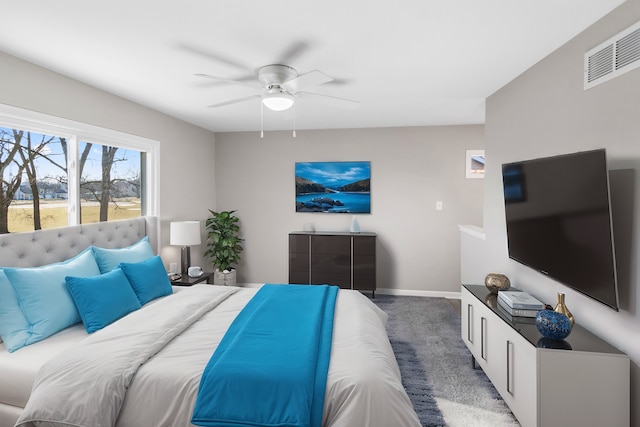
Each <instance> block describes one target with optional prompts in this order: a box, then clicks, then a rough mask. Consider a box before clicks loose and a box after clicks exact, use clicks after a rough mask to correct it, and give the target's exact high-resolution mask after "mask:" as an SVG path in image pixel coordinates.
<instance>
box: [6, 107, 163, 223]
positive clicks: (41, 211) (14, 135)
mask: <svg viewBox="0 0 640 427" xmlns="http://www.w3.org/2000/svg"><path fill="white" fill-rule="evenodd" d="M158 145H159V144H158V142H157V141H152V140H148V139H146V138H141V137H137V136H133V135H128V134H124V133H121V132H116V131H112V130H108V129H103V128H98V127H95V126H91V125H86V124H82V123H77V122H72V121H69V120H65V119H60V118H56V117H51V116H46V115H43V114H39V113H34V112H30V111H26V110H21V109H17V108H14V107H9V106H2V105H0V177H1V178H2V187H1V191H0V234H2V233H13V232H20V231H29V230H38V229H43V228H53V227H60V226H65V225H74V224H79V223H90V222H99V221H110V220H116V219H125V218H132V217H138V216H141V215H156V207H157V188H156V187H155V183H157V181H158V180H157V179H156V176H155V173H156V171H157V170H158V168H157V162H158V152H159V147H158ZM149 184H153V185H149Z"/></svg>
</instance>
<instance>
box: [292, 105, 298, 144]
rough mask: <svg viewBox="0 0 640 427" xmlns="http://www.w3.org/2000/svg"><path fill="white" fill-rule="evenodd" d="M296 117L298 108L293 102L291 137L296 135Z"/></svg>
mask: <svg viewBox="0 0 640 427" xmlns="http://www.w3.org/2000/svg"><path fill="white" fill-rule="evenodd" d="M297 117H298V110H297V109H296V104H293V137H294V138H295V137H296V118H297Z"/></svg>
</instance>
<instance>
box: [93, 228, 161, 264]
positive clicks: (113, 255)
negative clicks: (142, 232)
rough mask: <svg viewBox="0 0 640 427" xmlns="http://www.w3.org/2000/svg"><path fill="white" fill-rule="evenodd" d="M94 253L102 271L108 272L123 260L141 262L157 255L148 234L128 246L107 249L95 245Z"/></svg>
mask: <svg viewBox="0 0 640 427" xmlns="http://www.w3.org/2000/svg"><path fill="white" fill-rule="evenodd" d="M93 254H94V255H95V257H96V262H97V263H98V267H100V272H101V273H108V272H109V271H111V270H113V269H115V268H116V267H117V266H118V264H120V263H121V262H140V261H144V260H146V259H149V258H152V257H154V256H155V254H154V253H153V249H152V248H151V245H150V244H149V237H147V236H144V237H143V238H142V239H140V240H139V241H138V242H137V243H134V244H133V245H131V246H129V247H126V248H119V249H105V248H99V247H97V246H93Z"/></svg>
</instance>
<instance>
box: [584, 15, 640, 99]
mask: <svg viewBox="0 0 640 427" xmlns="http://www.w3.org/2000/svg"><path fill="white" fill-rule="evenodd" d="M638 67H640V22H637V23H635V24H634V25H632V26H630V27H629V28H627V29H626V30H624V31H622V32H620V33H618V34H616V35H615V36H613V37H611V38H610V39H609V40H607V41H605V42H603V43H601V44H599V45H598V46H596V47H595V48H593V49H591V50H590V51H588V52H587V53H585V54H584V89H585V90H587V89H590V88H592V87H594V86H597V85H599V84H600V83H604V82H606V81H608V80H611V79H613V78H615V77H618V76H620V75H622V74H624V73H626V72H628V71H631V70H633V69H635V68H638Z"/></svg>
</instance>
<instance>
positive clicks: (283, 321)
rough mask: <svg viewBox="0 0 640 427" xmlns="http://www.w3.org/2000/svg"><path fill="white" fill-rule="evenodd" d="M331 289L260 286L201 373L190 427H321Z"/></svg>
mask: <svg viewBox="0 0 640 427" xmlns="http://www.w3.org/2000/svg"><path fill="white" fill-rule="evenodd" d="M337 293H338V288H337V287H335V286H327V285H322V286H308V285H264V286H263V287H262V288H261V289H260V290H259V291H258V292H257V293H256V295H255V296H254V297H253V298H252V299H251V301H249V303H248V304H247V305H246V306H245V308H244V309H243V310H242V311H241V312H240V314H238V316H237V317H236V319H235V320H234V321H233V323H232V324H231V326H230V327H229V330H228V331H227V333H226V334H225V336H224V338H223V339H222V341H221V342H220V345H219V346H218V348H217V349H216V351H215V352H214V354H213V356H212V357H211V360H209V363H208V364H207V367H206V368H205V370H204V372H203V374H202V379H201V380H200V388H199V390H198V397H197V400H196V405H195V408H194V410H193V418H192V420H191V422H192V423H193V424H195V425H199V426H215V427H240V426H252V427H263V426H264V427H266V426H268V427H289V426H290V427H320V426H321V424H322V410H323V407H324V394H325V388H326V382H327V371H328V369H329V357H330V353H331V339H332V334H333V315H334V310H335V302H336V297H337Z"/></svg>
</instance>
